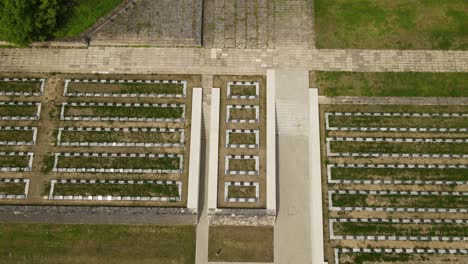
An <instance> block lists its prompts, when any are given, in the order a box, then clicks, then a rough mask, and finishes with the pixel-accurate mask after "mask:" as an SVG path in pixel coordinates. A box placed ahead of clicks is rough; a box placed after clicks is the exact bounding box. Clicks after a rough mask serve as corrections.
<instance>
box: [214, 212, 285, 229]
mask: <svg viewBox="0 0 468 264" xmlns="http://www.w3.org/2000/svg"><path fill="white" fill-rule="evenodd" d="M275 220H276V214H275V212H274V211H272V210H267V209H209V212H208V222H209V224H210V225H235V226H273V225H274V224H275Z"/></svg>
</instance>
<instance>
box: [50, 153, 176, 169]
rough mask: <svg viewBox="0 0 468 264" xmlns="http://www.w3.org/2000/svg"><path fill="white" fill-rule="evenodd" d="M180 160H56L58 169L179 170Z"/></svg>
mask: <svg viewBox="0 0 468 264" xmlns="http://www.w3.org/2000/svg"><path fill="white" fill-rule="evenodd" d="M179 161H180V159H179V158H178V157H176V158H168V157H164V158H140V157H137V158H131V157H63V156H60V157H59V159H58V166H57V167H58V168H97V169H144V170H147V169H153V170H157V169H161V170H176V169H180V167H179V166H180V164H179Z"/></svg>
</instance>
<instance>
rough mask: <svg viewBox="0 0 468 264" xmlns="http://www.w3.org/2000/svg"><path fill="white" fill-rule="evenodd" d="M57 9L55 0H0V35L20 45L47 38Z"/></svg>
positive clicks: (54, 24) (55, 20) (55, 23)
mask: <svg viewBox="0 0 468 264" xmlns="http://www.w3.org/2000/svg"><path fill="white" fill-rule="evenodd" d="M58 9H59V6H58V5H57V0H0V36H2V37H3V40H5V41H8V42H12V43H15V44H17V45H20V46H25V45H27V44H29V43H31V42H32V41H44V40H47V39H48V38H49V37H50V36H51V35H52V33H53V32H54V30H55V27H56V25H57V12H58Z"/></svg>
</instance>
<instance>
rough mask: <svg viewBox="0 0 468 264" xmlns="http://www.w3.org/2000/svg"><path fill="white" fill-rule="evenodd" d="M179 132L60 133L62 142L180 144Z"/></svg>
mask: <svg viewBox="0 0 468 264" xmlns="http://www.w3.org/2000/svg"><path fill="white" fill-rule="evenodd" d="M180 140H181V133H180V132H123V131H82V132H78V131H62V136H61V141H62V142H99V143H102V142H125V143H180Z"/></svg>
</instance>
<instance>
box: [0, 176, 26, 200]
mask: <svg viewBox="0 0 468 264" xmlns="http://www.w3.org/2000/svg"><path fill="white" fill-rule="evenodd" d="M29 182H30V181H29V179H11V178H0V183H24V194H0V200H23V199H27V198H28V191H29Z"/></svg>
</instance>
